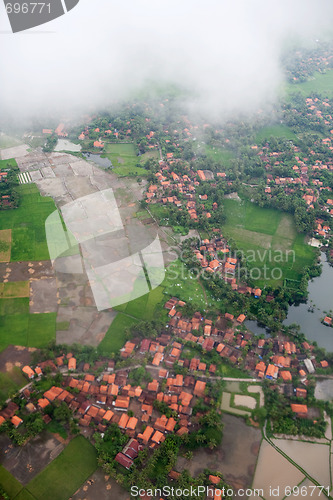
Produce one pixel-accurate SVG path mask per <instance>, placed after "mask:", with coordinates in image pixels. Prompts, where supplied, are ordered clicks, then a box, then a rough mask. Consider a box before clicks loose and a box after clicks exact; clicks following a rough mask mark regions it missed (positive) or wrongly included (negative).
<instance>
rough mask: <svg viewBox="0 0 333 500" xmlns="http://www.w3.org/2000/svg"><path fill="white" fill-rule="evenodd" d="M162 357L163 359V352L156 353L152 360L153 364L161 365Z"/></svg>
mask: <svg viewBox="0 0 333 500" xmlns="http://www.w3.org/2000/svg"><path fill="white" fill-rule="evenodd" d="M162 359H163V354H162V353H161V352H157V353H156V354H155V356H154V359H153V361H152V364H153V365H154V366H159V365H160V363H161V361H162Z"/></svg>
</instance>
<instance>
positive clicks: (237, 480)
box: [176, 414, 261, 490]
mask: <svg viewBox="0 0 333 500" xmlns="http://www.w3.org/2000/svg"><path fill="white" fill-rule="evenodd" d="M223 423H224V429H223V439H222V443H221V445H220V446H219V447H218V448H216V449H215V450H213V451H210V450H209V449H200V450H198V451H195V452H194V453H193V459H192V460H191V461H188V460H186V459H185V458H183V457H181V458H179V459H178V462H177V466H176V470H177V471H182V470H183V469H185V468H187V469H189V471H190V473H191V474H192V475H194V476H197V475H198V474H200V472H202V471H203V470H204V469H205V468H209V469H211V470H213V471H215V470H216V471H219V472H221V473H222V474H223V475H224V477H225V479H226V481H227V482H228V483H229V484H230V485H231V486H233V488H234V489H236V490H237V489H239V488H246V487H250V486H251V484H252V479H253V475H254V470H255V465H256V460H257V456H258V452H259V446H260V440H261V432H260V430H259V429H255V428H254V427H249V426H248V425H246V424H245V422H244V420H243V419H242V418H238V417H234V416H233V415H227V414H224V415H223Z"/></svg>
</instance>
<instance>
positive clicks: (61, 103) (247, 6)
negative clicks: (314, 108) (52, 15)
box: [0, 0, 333, 117]
mask: <svg viewBox="0 0 333 500" xmlns="http://www.w3.org/2000/svg"><path fill="white" fill-rule="evenodd" d="M1 8H3V5H2V6H1ZM0 14H1V16H0V17H1V23H0V31H1V33H0V59H1V65H0V85H1V87H0V89H1V92H0V107H1V109H3V110H6V111H8V112H10V113H11V114H12V115H15V116H18V117H20V116H24V115H26V114H27V115H30V116H32V115H38V114H41V113H43V112H44V111H45V110H48V111H51V112H52V111H60V112H63V113H65V112H69V110H71V109H72V108H75V107H80V108H82V110H83V111H84V110H85V109H87V108H89V107H93V106H104V105H108V104H109V103H110V102H111V101H113V100H114V99H121V98H126V97H127V96H128V95H129V94H130V93H131V92H133V90H135V89H138V88H140V87H141V86H142V85H143V84H144V83H145V82H146V81H147V80H156V81H161V82H174V83H176V84H179V85H182V86H183V87H185V88H188V89H189V90H190V91H191V93H192V95H195V96H196V98H195V102H196V104H197V106H198V107H199V108H201V109H206V110H207V112H212V111H213V110H214V111H215V112H218V113H220V114H221V115H222V114H223V113H231V112H234V111H239V110H245V111H246V110H251V109H254V108H256V107H257V106H264V105H266V104H267V103H270V102H272V101H274V99H275V98H276V95H277V90H278V88H279V86H280V85H281V82H282V81H283V72H282V69H281V66H280V56H281V51H282V48H283V46H284V43H285V41H286V40H287V39H288V38H290V37H301V38H302V37H303V38H305V39H306V38H310V37H318V36H320V35H321V34H322V33H324V32H325V30H328V29H330V27H331V26H332V21H333V2H331V0H319V1H314V0H311V1H307V0H293V1H286V0H279V1H278V2H273V1H272V0H270V1H269V0H251V1H249V0H237V1H236V2H230V1H226V0H208V1H206V2H202V1H200V2H199V1H197V0H192V1H189V0H182V1H181V2H179V0H177V1H176V0H158V1H156V2H151V1H148V0H128V1H125V2H122V3H120V2H115V1H114V0H80V2H79V4H78V6H77V7H75V8H74V9H73V10H72V11H71V12H69V13H68V14H66V15H65V16H62V17H61V18H59V19H57V20H55V21H52V22H50V23H48V24H45V25H43V26H41V27H39V28H36V29H33V30H30V31H27V32H22V33H17V34H11V33H10V32H9V29H10V28H9V22H8V20H7V19H6V16H5V13H4V12H1V11H0ZM2 14H4V15H2ZM6 31H7V33H6Z"/></svg>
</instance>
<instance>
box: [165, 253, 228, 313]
mask: <svg viewBox="0 0 333 500" xmlns="http://www.w3.org/2000/svg"><path fill="white" fill-rule="evenodd" d="M162 286H164V287H165V294H166V295H170V296H175V297H178V298H180V299H181V300H184V301H185V302H186V303H187V304H191V305H192V306H193V307H194V308H195V309H199V310H201V311H202V310H205V309H206V308H207V309H208V307H213V308H214V307H216V308H218V307H220V302H219V301H218V300H216V299H214V297H213V295H212V294H211V292H210V291H209V290H206V289H204V287H203V285H202V284H201V283H200V282H199V281H198V278H197V274H196V273H195V274H192V273H191V271H190V270H189V269H188V267H186V265H185V264H184V263H183V262H181V261H180V260H179V259H178V260H176V261H174V262H172V263H171V264H170V266H169V267H168V268H167V272H166V276H165V279H164V281H163V283H162Z"/></svg>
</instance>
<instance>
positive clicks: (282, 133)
mask: <svg viewBox="0 0 333 500" xmlns="http://www.w3.org/2000/svg"><path fill="white" fill-rule="evenodd" d="M270 137H275V138H285V139H290V140H295V139H296V138H297V136H296V134H295V133H294V132H293V131H292V130H291V129H290V128H289V127H287V126H286V125H272V126H270V127H264V128H262V129H261V130H259V132H258V133H257V135H256V138H255V142H256V143H260V142H262V141H263V140H264V139H269V138H270Z"/></svg>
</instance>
